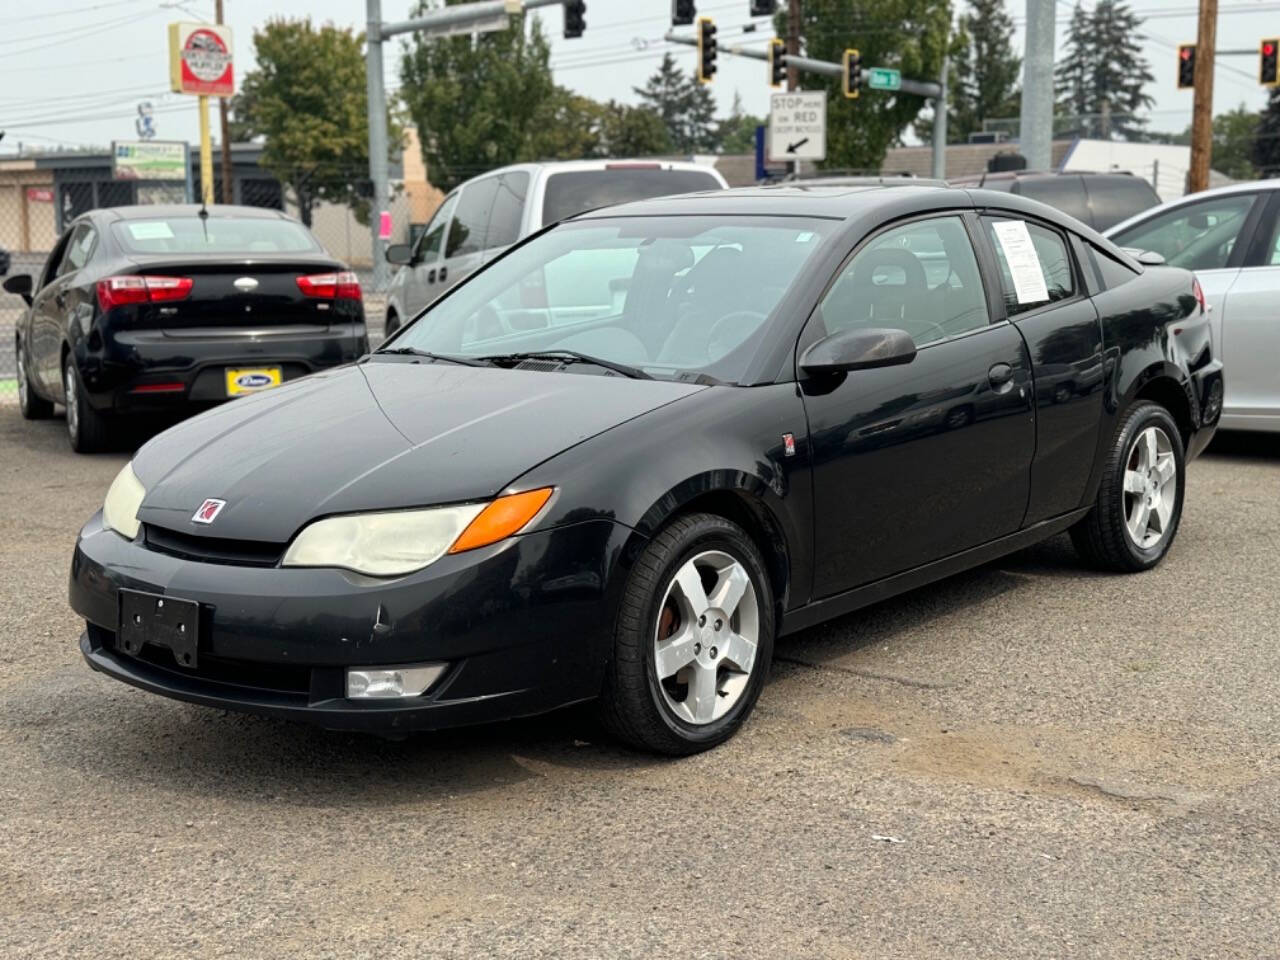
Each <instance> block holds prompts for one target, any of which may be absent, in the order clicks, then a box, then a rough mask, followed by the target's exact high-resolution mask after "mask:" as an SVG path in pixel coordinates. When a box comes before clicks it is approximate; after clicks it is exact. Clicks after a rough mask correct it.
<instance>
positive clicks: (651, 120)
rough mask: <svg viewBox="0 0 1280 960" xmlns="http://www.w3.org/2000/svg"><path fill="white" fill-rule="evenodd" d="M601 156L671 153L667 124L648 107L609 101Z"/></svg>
mask: <svg viewBox="0 0 1280 960" xmlns="http://www.w3.org/2000/svg"><path fill="white" fill-rule="evenodd" d="M604 107H605V109H604V126H603V127H602V128H601V137H600V156H602V157H652V156H657V155H659V154H667V153H671V152H672V144H671V138H670V136H668V134H667V127H666V124H664V123H663V122H662V117H660V116H658V113H657V111H656V110H654V109H652V108H651V107H634V106H631V105H630V104H626V103H618V102H617V101H616V100H610V101H609V102H608V103H606V104H605V105H604Z"/></svg>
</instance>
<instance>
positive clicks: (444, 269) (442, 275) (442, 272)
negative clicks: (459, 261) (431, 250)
mask: <svg viewBox="0 0 1280 960" xmlns="http://www.w3.org/2000/svg"><path fill="white" fill-rule="evenodd" d="M448 276H449V268H448V267H441V268H440V282H441V283H444V281H445V278H447V277H448Z"/></svg>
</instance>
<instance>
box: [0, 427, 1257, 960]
mask: <svg viewBox="0 0 1280 960" xmlns="http://www.w3.org/2000/svg"><path fill="white" fill-rule="evenodd" d="M1225 440H1226V442H1221V441H1220V442H1218V443H1217V444H1216V445H1215V447H1214V448H1213V449H1212V450H1211V452H1210V453H1209V454H1208V455H1206V456H1205V457H1203V458H1201V459H1200V460H1199V461H1197V462H1196V463H1195V464H1194V465H1193V466H1192V467H1191V470H1190V477H1189V485H1188V494H1187V501H1186V503H1187V506H1186V513H1185V516H1184V519H1183V524H1182V528H1181V531H1180V534H1179V537H1178V541H1177V543H1176V544H1175V546H1174V548H1173V551H1172V553H1171V555H1170V557H1169V559H1168V560H1167V562H1166V563H1165V564H1164V565H1163V566H1162V567H1160V568H1159V569H1157V570H1156V571H1154V572H1152V573H1149V574H1146V575H1142V576H1136V577H1117V576H1104V575H1098V574H1094V573H1092V572H1089V571H1087V570H1085V569H1083V568H1082V567H1081V566H1080V564H1079V562H1078V561H1077V560H1076V558H1075V556H1074V554H1073V553H1072V552H1071V550H1070V546H1069V544H1068V543H1067V542H1066V541H1065V540H1064V539H1058V540H1054V541H1052V542H1050V543H1048V544H1045V545H1042V546H1040V547H1036V548H1033V549H1030V550H1027V551H1025V552H1023V553H1020V554H1018V555H1016V556H1014V557H1011V558H1009V559H1007V560H1005V561H1002V562H1000V563H997V564H994V565H991V566H987V567H984V568H982V569H980V570H977V571H973V572H971V573H968V574H965V575H962V576H959V577H955V578H953V579H951V580H948V581H945V582H943V583H941V584H938V585H935V586H933V587H930V588H927V589H924V590H921V591H918V592H916V593H915V594H912V595H910V596H907V597H904V598H900V599H897V600H894V601H890V602H887V603H883V604H881V605H879V606H877V607H874V608H872V609H870V610H867V611H864V612H863V613H861V614H857V615H854V616H851V617H848V618H845V619H842V620H840V621H837V622H835V623H833V624H830V625H827V626H824V627H820V628H817V629H813V630H810V631H808V632H806V633H803V634H800V635H798V636H795V637H792V638H789V639H787V640H785V641H782V642H781V643H780V646H779V651H778V653H779V662H778V663H776V665H775V669H774V673H773V679H772V682H771V683H770V685H769V686H768V687H767V689H766V690H765V692H764V694H763V696H762V698H761V700H760V704H759V707H758V708H757V710H756V714H755V716H754V718H753V719H752V720H751V721H750V722H749V723H748V725H747V727H746V728H745V729H744V731H743V732H742V734H741V735H740V736H738V737H737V738H736V739H735V740H733V741H731V742H730V743H728V744H727V745H725V746H723V747H721V748H720V749H718V750H715V751H713V752H711V753H708V754H704V755H701V756H698V757H694V758H691V759H688V760H681V761H670V760H658V759H654V758H650V757H647V756H642V755H638V754H635V753H631V752H628V751H626V750H624V749H621V748H619V747H617V746H615V745H614V744H612V743H610V742H609V741H607V740H603V739H601V738H600V737H599V736H598V735H597V733H596V731H595V729H594V727H593V725H592V722H591V720H590V718H589V717H588V716H586V715H585V714H584V713H583V712H567V713H562V714H558V715H554V716H551V717H546V718H542V719H538V720H534V721H525V722H521V723H511V724H503V725H499V726H493V727H487V728H483V729H478V730H470V731H462V732H456V733H449V734H445V735H429V736H420V737H415V738H412V739H410V740H407V741H404V742H399V743H392V742H385V741H380V740H374V739H367V738H363V737H359V736H354V735H342V734H331V733H324V732H321V731H316V730H312V729H310V728H306V727H301V726H292V725H289V724H286V723H282V722H276V721H271V720H264V719H257V718H250V717H243V716H238V715H230V714H223V713H221V712H217V711H212V710H206V709H202V708H198V707H194V706H188V705H185V704H179V703H175V702H171V701H167V700H163V699H160V698H157V697H154V696H151V695H148V694H144V693H142V692H139V691H136V690H133V689H132V688H129V687H125V686H123V685H120V684H118V683H115V682H114V681H111V680H107V679H105V678H103V677H101V676H99V675H97V674H94V673H91V672H90V671H89V669H88V668H87V667H86V666H85V665H84V663H83V662H82V660H81V658H80V654H79V652H78V649H77V647H76V638H77V636H78V634H79V631H80V625H79V623H78V622H77V621H76V619H75V618H74V617H73V616H72V614H71V611H70V610H69V609H68V607H67V603H66V579H67V568H68V562H69V559H70V552H71V546H72V543H73V541H74V538H75V533H76V530H77V529H78V527H79V525H80V524H81V522H82V521H83V520H84V519H85V518H86V517H88V516H89V514H91V513H92V512H93V511H94V510H96V509H97V508H98V506H99V505H100V502H101V498H102V495H103V493H104V491H105V490H106V487H107V485H108V483H109V482H110V480H111V478H112V476H113V475H114V473H115V472H116V471H117V470H118V469H119V467H120V465H121V464H122V463H123V462H124V459H125V456H124V455H123V454H120V455H110V456H102V457H77V456H75V455H74V454H72V453H71V452H70V451H69V449H68V447H67V444H66V441H65V439H64V437H63V424H62V422H61V421H60V420H57V421H51V422H47V423H39V424H31V423H26V422H24V421H22V420H21V419H20V418H19V417H18V414H17V410H16V408H15V407H13V406H12V405H7V406H0V536H2V537H3V543H4V549H3V550H2V551H0V850H3V857H0V956H3V957H6V958H7V957H14V958H17V957H23V958H65V957H147V958H159V957H206V956H208V957H223V956H225V957H237V958H248V957H284V956H289V957H309V958H324V957H333V958H344V960H346V958H375V957H376V958H399V957H413V958H420V957H479V956H493V955H500V954H505V955H514V956H521V957H613V956H645V957H649V956H676V955H678V956H681V957H690V958H692V957H756V956H759V957H849V958H854V957H857V958H871V957H876V958H879V957H902V958H948V960H954V958H969V957H1000V958H1010V957H1071V958H1078V957H1117V958H1121V957H1123V958H1133V957H1152V958H1156V957H1159V958H1169V957H1195V958H1210V957H1217V958H1221V957H1250V958H1254V957H1264V956H1267V957H1274V956H1277V954H1278V951H1280V947H1277V944H1278V943H1280V642H1278V639H1280V637H1278V635H1280V589H1278V588H1277V584H1278V583H1280V497H1277V492H1280V438H1272V439H1267V438H1261V439H1258V438H1241V437H1228V438H1225Z"/></svg>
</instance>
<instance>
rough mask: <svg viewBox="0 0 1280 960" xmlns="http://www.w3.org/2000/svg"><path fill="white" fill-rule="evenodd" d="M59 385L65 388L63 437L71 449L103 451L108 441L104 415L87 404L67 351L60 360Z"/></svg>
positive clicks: (88, 451)
mask: <svg viewBox="0 0 1280 960" xmlns="http://www.w3.org/2000/svg"><path fill="white" fill-rule="evenodd" d="M62 387H63V389H64V390H65V391H66V398H67V399H66V405H67V439H68V440H70V441H71V449H72V450H74V451H75V452H76V453H98V452H100V451H102V450H106V449H107V447H108V444H109V443H110V436H109V431H108V430H107V418H106V417H105V416H103V415H102V414H100V413H99V412H98V411H97V410H95V409H93V407H92V406H90V404H89V398H88V396H87V395H86V394H85V389H84V381H83V380H81V379H80V371H79V370H77V369H76V361H75V358H74V357H72V356H71V355H70V354H67V358H66V359H65V360H64V361H63V363H62Z"/></svg>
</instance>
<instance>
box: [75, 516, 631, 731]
mask: <svg viewBox="0 0 1280 960" xmlns="http://www.w3.org/2000/svg"><path fill="white" fill-rule="evenodd" d="M631 536H633V533H632V531H631V530H629V529H628V528H626V527H623V526H621V525H618V524H615V523H613V522H612V521H608V520H592V521H586V522H583V523H577V524H571V525H568V526H563V527H557V528H554V529H551V530H546V531H539V532H535V533H531V534H526V535H523V536H518V537H513V538H511V539H509V540H508V541H505V542H504V543H501V544H496V545H494V546H492V547H487V548H483V549H480V550H475V551H471V552H470V553H467V554H458V555H455V556H451V557H446V558H443V559H442V560H440V561H437V562H436V563H435V564H433V565H432V566H430V567H428V568H427V569H426V570H423V571H419V572H418V573H416V574H411V575H409V576H407V577H402V578H399V579H395V580H373V579H371V578H367V577H360V576H358V575H355V574H350V573H345V572H343V571H339V570H330V569H282V568H278V567H265V568H264V567H253V566H241V565H235V564H227V563H204V562H196V561H192V560H188V559H182V558H179V557H175V556H171V555H168V554H165V553H160V552H158V551H154V550H151V549H148V548H147V547H145V546H143V545H142V543H141V542H132V543H131V542H127V541H125V540H124V539H123V538H122V537H120V536H118V535H117V534H115V533H113V532H111V531H108V530H104V529H103V528H102V526H101V522H100V519H99V518H98V517H95V518H94V519H93V520H91V521H90V523H89V524H88V525H87V526H86V527H85V529H84V531H83V532H82V534H81V538H80V540H79V542H78V543H77V546H76V552H75V556H74V559H73V561H72V570H71V584H70V597H71V606H72V608H73V609H74V610H75V611H76V612H77V613H78V614H80V616H82V617H84V618H85V620H86V624H87V629H86V631H85V633H84V634H83V635H82V636H81V637H80V649H81V652H82V653H83V655H84V657H85V659H86V661H87V662H88V664H89V666H91V667H92V668H93V669H94V670H97V671H99V672H102V673H105V674H107V675H108V676H111V677H114V678H116V679H118V680H121V681H123V682H125V683H128V684H131V685H133V686H135V687H139V688H141V689H144V690H149V691H151V692H153V693H159V694H162V695H164V696H168V697H173V698H175V699H178V700H185V701H188V702H191V703H198V704H203V705H206V706H213V707H218V708H221V709H229V710H238V711H244V712H248V713H257V714H267V715H271V716H277V717H286V718H291V719H296V720H302V721H305V722H308V723H314V724H318V725H320V726H323V727H328V728H333V729H358V730H370V731H384V732H386V731H390V732H398V731H408V730H420V729H436V728H441V727H448V726H456V725H462V724H471V723H478V722H485V721H491V720H499V719H505V718H510V717H516V716H524V715H528V714H534V713H540V712H544V711H547V710H551V709H554V708H556V707H559V706H563V705H566V704H569V703H573V702H576V701H579V700H584V699H588V698H590V697H593V696H595V695H596V694H597V693H598V692H599V690H600V683H601V681H602V678H603V668H604V664H605V662H606V657H607V655H608V649H609V643H610V637H611V633H612V624H613V619H614V617H613V613H612V612H611V611H613V610H615V609H616V593H617V589H618V581H619V580H620V579H621V577H620V576H619V570H618V569H617V563H616V560H617V558H618V557H619V556H620V555H621V554H622V546H623V544H625V543H626V541H627V540H628V539H629V538H630V537H631ZM122 588H123V589H133V590H141V591H145V592H149V593H157V594H163V595H164V596H166V597H170V596H171V597H175V598H181V599H185V600H193V601H196V602H197V603H198V604H199V605H200V636H199V642H198V658H197V663H196V668H195V669H187V668H184V667H180V666H179V665H178V662H177V659H176V658H175V657H174V655H173V653H172V651H171V650H169V649H168V648H167V647H163V646H152V645H146V646H144V647H143V649H142V650H141V651H140V652H139V653H137V655H129V654H127V653H125V652H123V650H122V649H120V648H118V647H117V645H116V636H117V630H118V629H119V623H118V621H119V609H120V599H119V591H120V590H121V589H122ZM427 662H431V663H440V662H443V663H446V664H448V667H447V669H446V671H445V673H444V675H443V676H442V677H441V678H440V679H439V680H438V681H437V682H436V683H435V684H434V685H433V686H432V687H430V688H429V689H428V690H427V691H426V692H425V693H424V694H422V695H421V696H420V697H415V698H411V699H404V700H351V699H347V698H346V696H345V693H346V688H345V681H346V669H347V667H359V666H365V667H371V666H379V665H382V666H390V665H405V664H412V663H427Z"/></svg>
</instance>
